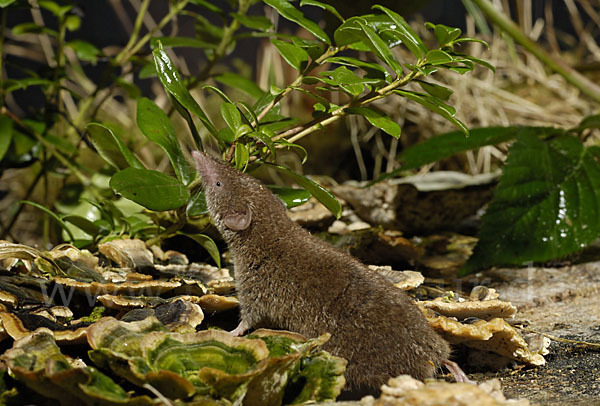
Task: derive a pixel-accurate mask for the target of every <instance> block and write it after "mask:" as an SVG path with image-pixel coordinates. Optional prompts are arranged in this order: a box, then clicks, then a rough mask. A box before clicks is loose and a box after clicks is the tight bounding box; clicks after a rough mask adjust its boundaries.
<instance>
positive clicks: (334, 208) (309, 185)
mask: <svg viewBox="0 0 600 406" xmlns="http://www.w3.org/2000/svg"><path fill="white" fill-rule="evenodd" d="M265 164H267V165H269V166H272V167H273V168H275V169H276V170H278V171H279V172H282V173H284V174H286V175H287V176H289V177H290V178H292V179H293V180H294V181H295V182H296V183H297V184H299V185H300V186H302V187H303V188H304V189H306V190H308V191H309V192H310V194H311V195H313V196H314V197H315V198H316V199H317V200H318V201H320V202H321V203H323V205H324V206H325V207H327V209H329V211H331V212H332V213H333V214H334V215H335V216H336V217H337V218H340V216H341V215H342V205H341V204H340V202H338V200H337V199H336V198H335V196H334V195H332V194H331V192H329V191H328V190H327V189H325V188H324V187H323V186H321V185H319V184H318V183H316V182H314V181H312V180H310V179H308V178H307V177H305V176H302V175H300V174H298V173H296V172H294V171H292V170H291V169H290V168H287V167H285V166H282V165H277V164H273V163H270V162H265Z"/></svg>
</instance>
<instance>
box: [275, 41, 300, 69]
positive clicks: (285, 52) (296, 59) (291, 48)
mask: <svg viewBox="0 0 600 406" xmlns="http://www.w3.org/2000/svg"><path fill="white" fill-rule="evenodd" d="M271 43H272V44H273V45H274V46H275V48H277V50H278V51H279V53H280V54H281V56H282V57H283V59H285V61H286V62H287V63H289V64H290V66H292V67H293V68H294V69H296V70H298V71H302V69H304V67H305V66H306V62H307V61H308V53H307V52H306V51H305V50H304V49H302V48H301V47H299V46H297V45H294V44H292V43H289V42H285V41H281V40H278V39H272V40H271Z"/></svg>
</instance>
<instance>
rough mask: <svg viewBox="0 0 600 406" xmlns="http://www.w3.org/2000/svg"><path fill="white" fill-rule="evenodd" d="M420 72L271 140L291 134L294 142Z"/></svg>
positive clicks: (415, 76) (383, 95) (402, 84)
mask: <svg viewBox="0 0 600 406" xmlns="http://www.w3.org/2000/svg"><path fill="white" fill-rule="evenodd" d="M421 75H422V74H421V73H420V72H419V71H416V70H415V71H412V72H411V73H409V74H408V75H406V76H404V77H402V78H401V79H396V80H394V81H393V82H392V83H390V84H389V85H387V86H385V87H382V88H381V89H379V90H377V92H375V94H373V93H369V94H366V95H364V96H363V97H361V98H359V99H357V100H353V101H351V102H350V103H346V104H345V105H343V106H341V107H339V108H337V109H336V110H334V111H332V112H331V113H329V114H328V115H325V116H323V117H321V118H319V119H316V120H313V121H311V122H310V123H308V124H304V125H301V126H298V127H296V128H292V129H290V130H287V131H285V132H283V133H281V134H278V135H276V136H275V137H273V141H277V140H280V139H282V138H285V137H288V136H290V135H293V136H292V137H291V138H289V139H288V141H289V142H296V141H298V140H299V139H301V138H303V137H305V136H307V135H308V134H310V133H313V132H315V131H317V130H320V129H321V128H323V127H324V126H326V125H329V124H331V123H333V122H335V121H337V120H339V119H340V118H341V117H343V116H345V115H346V112H345V109H347V108H349V107H360V106H364V105H367V104H369V103H371V102H374V101H375V100H379V99H382V98H384V97H387V96H389V95H390V93H391V92H392V91H393V90H394V89H397V88H399V87H402V86H404V85H406V84H407V83H409V82H410V81H412V80H414V79H416V78H418V77H419V76H421ZM277 147H278V148H286V147H287V146H286V145H279V146H277Z"/></svg>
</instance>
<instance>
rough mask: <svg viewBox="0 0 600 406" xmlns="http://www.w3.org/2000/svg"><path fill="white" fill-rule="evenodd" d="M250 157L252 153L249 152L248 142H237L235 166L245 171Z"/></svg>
mask: <svg viewBox="0 0 600 406" xmlns="http://www.w3.org/2000/svg"><path fill="white" fill-rule="evenodd" d="M249 158H250V154H249V153H248V147H247V146H246V144H241V143H237V144H236V145H235V155H234V159H235V167H236V169H239V170H240V171H244V170H245V169H246V166H248V159H249Z"/></svg>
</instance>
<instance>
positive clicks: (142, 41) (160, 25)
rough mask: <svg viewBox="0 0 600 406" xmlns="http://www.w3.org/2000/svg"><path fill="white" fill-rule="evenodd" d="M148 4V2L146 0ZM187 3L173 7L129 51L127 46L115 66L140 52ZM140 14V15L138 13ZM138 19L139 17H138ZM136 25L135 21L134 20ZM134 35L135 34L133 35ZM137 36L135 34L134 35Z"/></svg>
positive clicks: (180, 3) (184, 0) (185, 1)
mask: <svg viewBox="0 0 600 406" xmlns="http://www.w3.org/2000/svg"><path fill="white" fill-rule="evenodd" d="M147 1H148V2H149V0H147ZM187 3H188V0H182V1H181V2H179V3H178V4H177V5H175V6H173V8H172V9H171V10H170V11H169V12H168V13H167V15H166V16H164V17H163V19H162V20H160V22H159V23H158V24H157V25H156V27H154V28H153V29H152V30H151V31H150V32H148V33H147V34H146V35H144V36H143V37H142V38H141V39H140V40H139V41H138V42H137V44H135V45H132V46H131V47H130V48H129V49H128V48H127V46H126V47H125V48H124V49H123V50H122V51H121V52H120V53H119V55H117V57H116V58H115V61H116V62H117V64H120V65H121V64H123V63H124V62H125V61H127V60H129V58H131V57H132V56H133V55H135V53H136V52H137V51H139V50H140V48H141V47H143V46H144V45H146V43H147V42H148V41H150V38H152V36H153V35H154V33H155V32H156V31H160V30H161V29H162V28H163V27H164V26H165V25H167V23H168V22H169V21H171V20H172V19H173V17H175V16H176V15H177V14H178V13H179V12H180V11H181V10H182V9H183V8H184V7H185V6H186V5H187ZM140 14H141V13H140ZM138 18H139V16H138ZM136 24H137V20H136ZM134 34H135V33H134ZM132 35H133V34H132ZM135 35H136V36H137V34H135ZM132 38H133V36H132ZM130 42H131V40H130Z"/></svg>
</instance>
